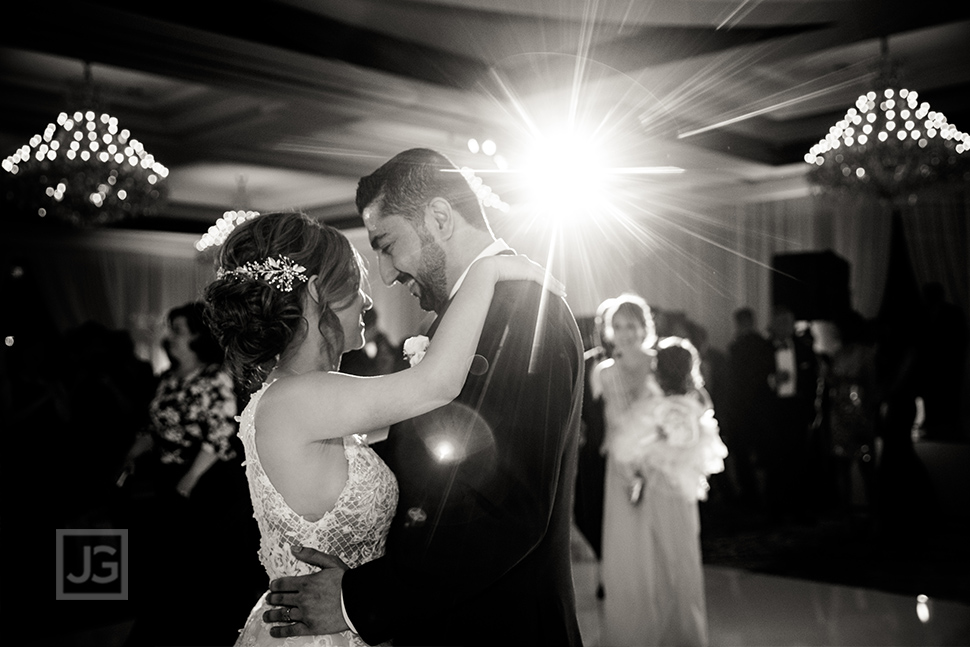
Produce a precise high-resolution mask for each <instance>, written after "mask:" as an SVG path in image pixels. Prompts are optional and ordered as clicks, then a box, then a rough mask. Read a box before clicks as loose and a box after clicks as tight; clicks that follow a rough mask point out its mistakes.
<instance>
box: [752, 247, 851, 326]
mask: <svg viewBox="0 0 970 647" xmlns="http://www.w3.org/2000/svg"><path fill="white" fill-rule="evenodd" d="M772 270H773V271H772V273H771V276H772V282H771V298H772V303H773V304H774V305H775V306H786V307H788V308H789V309H790V310H791V311H792V313H793V314H794V315H795V319H796V320H799V321H814V320H820V321H824V320H829V321H831V320H832V319H834V318H835V317H836V316H838V315H840V314H843V313H845V312H847V311H848V310H849V309H850V308H851V299H850V295H849V262H848V261H847V260H845V259H844V258H842V257H841V256H839V255H838V254H836V253H834V252H831V251H825V252H807V253H801V254H776V255H775V256H774V258H773V259H772Z"/></svg>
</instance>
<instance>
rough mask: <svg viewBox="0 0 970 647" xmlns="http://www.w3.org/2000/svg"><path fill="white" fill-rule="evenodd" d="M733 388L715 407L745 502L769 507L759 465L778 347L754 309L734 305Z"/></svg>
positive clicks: (730, 353)
mask: <svg viewBox="0 0 970 647" xmlns="http://www.w3.org/2000/svg"><path fill="white" fill-rule="evenodd" d="M727 372H728V375H729V376H730V379H729V380H728V381H727V384H728V392H727V394H726V396H725V397H724V398H722V401H721V405H720V408H719V409H716V410H715V411H716V412H717V414H718V419H719V421H720V422H721V426H722V429H723V431H722V433H723V434H724V442H725V443H726V444H727V446H728V447H729V448H730V452H731V453H730V454H729V455H728V464H729V469H733V472H734V473H733V475H732V476H733V477H734V479H735V485H736V487H737V489H738V492H737V494H738V498H739V503H740V504H741V505H742V506H743V507H744V508H745V509H746V510H748V511H749V512H763V508H762V506H763V505H764V503H765V501H764V500H763V498H762V497H763V492H762V491H761V485H760V484H759V479H758V471H759V470H761V469H763V467H764V464H763V461H764V458H765V443H766V441H767V440H768V438H769V434H770V431H771V419H770V411H771V404H772V398H773V394H772V390H771V386H770V385H769V382H768V379H769V377H770V376H771V375H772V374H773V373H774V372H775V349H774V346H772V344H771V342H770V341H768V339H767V338H766V337H764V336H763V335H762V334H761V333H760V332H759V331H758V328H757V325H756V323H755V315H754V311H753V310H752V309H751V308H748V307H743V308H738V309H737V310H735V311H734V339H733V340H732V341H731V344H730V346H728V369H727Z"/></svg>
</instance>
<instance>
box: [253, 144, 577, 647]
mask: <svg viewBox="0 0 970 647" xmlns="http://www.w3.org/2000/svg"><path fill="white" fill-rule="evenodd" d="M357 209H358V211H359V212H360V213H361V215H362V218H363V221H364V224H365V226H366V227H367V232H368V236H369V238H370V242H371V246H372V247H373V248H374V250H375V251H376V252H377V253H378V255H379V259H380V261H379V262H380V274H381V278H382V279H383V280H384V282H385V283H386V284H388V285H391V284H393V283H395V282H397V283H400V284H402V285H403V286H406V287H407V288H408V290H409V291H410V293H411V294H412V295H413V296H414V297H416V298H417V299H418V300H419V302H420V304H421V307H422V308H424V309H426V310H434V311H435V312H436V313H437V314H438V315H439V319H440V315H442V314H443V313H444V312H445V310H446V309H447V308H448V305H449V303H450V302H451V298H452V296H453V295H454V293H455V291H456V290H457V289H458V287H459V285H460V284H461V281H462V279H463V278H464V274H465V272H466V270H467V268H468V267H469V266H470V265H471V263H472V262H473V261H474V260H476V259H477V258H478V257H481V256H486V255H494V254H511V253H514V252H513V251H512V250H511V249H509V247H508V246H507V245H506V244H505V243H504V242H503V241H502V240H500V239H499V240H496V239H495V237H494V235H493V234H492V232H491V229H490V227H489V224H488V222H487V220H486V219H485V216H484V213H483V211H482V208H481V206H480V204H479V201H478V198H477V197H476V195H475V193H474V192H473V191H472V190H471V189H470V187H469V184H468V182H467V181H466V180H465V179H464V178H463V177H462V175H461V174H460V173H458V172H457V169H456V167H455V166H454V165H453V164H452V163H451V162H450V161H449V160H448V159H447V158H446V157H444V156H443V155H441V154H439V153H437V152H435V151H431V150H427V149H412V150H408V151H405V152H403V153H400V154H399V155H397V156H396V157H394V158H393V159H391V160H390V161H388V162H387V163H385V164H384V165H383V166H382V167H381V168H379V169H378V170H377V171H375V172H374V173H373V174H371V175H369V176H367V177H365V178H363V179H362V180H361V181H360V183H359V185H358V189H357ZM435 327H436V325H432V329H431V330H430V331H429V336H430V337H432V341H431V343H432V344H433V343H434V339H433V335H434V329H435ZM582 392H583V347H582V343H581V339H580V335H579V330H578V328H577V326H576V322H575V319H574V318H573V315H572V313H571V312H570V310H569V308H568V306H567V305H566V303H565V302H564V301H563V300H562V299H561V298H559V297H555V296H553V295H552V294H551V293H549V292H544V291H543V290H542V288H541V286H539V285H537V284H535V283H530V282H528V281H515V282H504V283H500V284H499V285H496V287H495V296H494V298H493V300H492V305H491V307H490V310H489V313H488V317H487V319H486V321H485V327H484V330H483V332H482V336H481V341H480V343H479V346H478V351H477V354H476V357H475V359H474V361H473V362H472V366H471V370H470V371H469V375H468V378H467V381H466V382H465V385H464V388H463V390H462V392H461V394H460V395H459V397H458V398H457V399H456V400H455V401H453V402H452V403H451V404H449V405H447V406H445V407H442V408H441V409H438V410H436V411H433V412H431V413H429V414H426V415H424V416H420V417H418V418H415V419H413V420H407V421H405V422H402V423H400V424H398V425H395V426H394V427H393V428H392V429H391V433H390V436H389V438H388V440H386V441H385V445H386V448H385V450H384V452H383V455H384V456H385V458H386V460H387V462H388V464H389V466H390V467H391V469H393V470H394V473H395V474H396V475H397V479H398V483H399V486H400V500H399V502H398V507H397V514H396V517H395V519H394V522H393V525H392V527H391V530H390V534H389V536H388V540H387V551H386V554H385V555H384V557H381V558H379V559H377V560H374V561H372V562H370V563H367V564H363V565H361V566H359V567H357V568H354V569H350V570H347V569H346V567H345V566H344V565H343V564H340V563H339V562H337V561H336V560H334V559H332V558H330V557H329V556H325V555H323V554H322V553H318V552H317V551H314V550H311V549H300V550H297V551H296V552H295V554H296V556H297V557H298V558H300V559H301V560H303V561H306V562H308V563H310V564H314V565H316V566H320V567H322V570H321V571H319V572H316V573H314V574H311V575H306V576H302V577H286V578H281V579H279V580H274V581H273V582H272V583H271V585H270V588H271V590H272V591H273V592H272V593H271V594H270V597H269V601H270V603H271V604H274V605H286V607H284V608H274V609H272V610H270V611H268V612H266V614H265V616H264V620H266V621H267V622H282V621H284V619H286V618H290V619H292V620H294V621H296V622H295V624H292V625H289V626H283V627H277V628H273V629H272V632H273V635H275V636H278V637H281V636H291V635H304V634H327V633H332V632H336V631H340V630H344V629H347V628H348V626H349V627H350V628H351V629H352V630H353V631H355V632H356V633H357V634H359V635H360V637H361V638H362V639H363V640H365V641H366V642H368V643H370V644H376V643H380V642H383V641H388V640H393V641H394V644H395V645H497V644H505V645H529V646H530V647H534V646H536V645H556V646H560V645H564V646H569V645H580V644H581V639H580V635H579V627H578V623H577V619H576V611H575V600H574V595H573V583H572V574H571V565H570V555H569V539H570V537H569V535H570V518H571V517H570V515H571V509H572V483H573V479H574V477H575V472H576V451H577V438H578V430H579V421H580V418H579V415H580V406H581V400H582ZM287 607H292V608H291V609H289V611H286V608H287Z"/></svg>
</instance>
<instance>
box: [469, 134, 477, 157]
mask: <svg viewBox="0 0 970 647" xmlns="http://www.w3.org/2000/svg"><path fill="white" fill-rule="evenodd" d="M468 150H470V151H471V152H472V153H477V152H478V151H479V147H478V140H477V139H475V138H474V137H472V138H471V139H469V140H468Z"/></svg>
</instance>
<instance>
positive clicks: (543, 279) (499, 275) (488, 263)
mask: <svg viewBox="0 0 970 647" xmlns="http://www.w3.org/2000/svg"><path fill="white" fill-rule="evenodd" d="M475 264H476V265H481V266H482V269H483V270H487V271H489V272H491V273H492V277H493V278H494V280H495V282H496V283H498V282H499V281H533V282H535V283H538V284H539V285H541V286H543V287H544V288H545V289H547V290H549V291H550V292H552V293H553V294H555V295H557V296H560V297H564V296H566V288H565V286H564V285H563V284H562V283H561V282H560V281H559V280H557V279H556V278H555V277H554V276H552V274H549V273H548V272H547V271H546V268H544V267H542V266H541V265H539V264H538V263H534V262H533V261H531V260H529V258H528V257H526V256H522V255H517V256H511V255H507V254H501V255H498V256H488V257H486V258H482V259H479V260H478V261H477V262H476V263H475Z"/></svg>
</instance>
